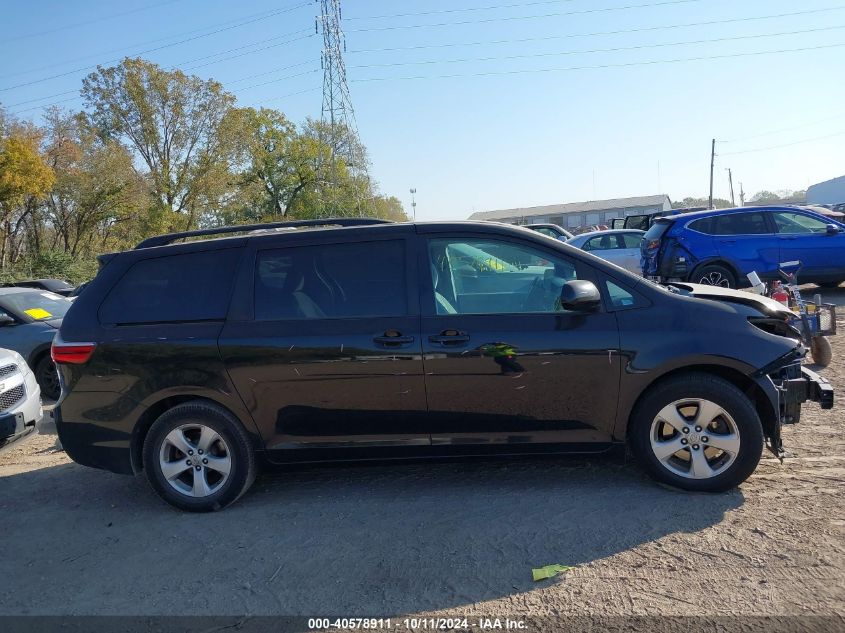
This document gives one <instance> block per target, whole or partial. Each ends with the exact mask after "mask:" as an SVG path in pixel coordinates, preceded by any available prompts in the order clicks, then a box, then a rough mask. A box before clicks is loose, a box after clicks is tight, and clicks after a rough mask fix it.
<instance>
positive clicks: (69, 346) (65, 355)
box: [50, 341, 97, 365]
mask: <svg viewBox="0 0 845 633" xmlns="http://www.w3.org/2000/svg"><path fill="white" fill-rule="evenodd" d="M95 347H97V344H96V343H65V342H63V341H53V346H52V347H51V348H50V356H51V357H52V359H53V362H54V363H57V364H59V365H84V364H85V363H87V362H88V359H89V358H91V354H93V353H94V348H95Z"/></svg>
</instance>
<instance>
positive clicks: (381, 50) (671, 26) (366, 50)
mask: <svg viewBox="0 0 845 633" xmlns="http://www.w3.org/2000/svg"><path fill="white" fill-rule="evenodd" d="M842 9H845V5H841V6H837V7H827V8H824V9H810V10H807V11H794V12H791V13H775V14H772V15H760V16H751V17H745V18H728V19H725V20H708V21H706V22H687V23H686V24H668V25H664V26H646V27H641V28H636V29H622V30H618V31H595V32H592V33H569V34H566V35H550V36H547V37H526V38H520V39H505V40H487V41H476V42H453V43H445V44H420V45H417V46H397V47H390V48H359V49H355V50H351V51H349V52H350V53H353V54H355V53H385V52H394V51H410V50H421V49H428V48H452V47H460V46H488V45H494V44H524V43H526V42H546V41H550V40H561V39H569V38H574V37H596V36H601V35H625V34H629V33H644V32H651V31H663V30H669V29H680V28H688V27H696V26H714V25H720V24H732V23H736V22H751V21H757V20H771V19H776V18H785V17H793V16H799V15H809V14H813V13H822V12H829V11H840V10H842Z"/></svg>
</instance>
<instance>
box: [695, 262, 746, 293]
mask: <svg viewBox="0 0 845 633" xmlns="http://www.w3.org/2000/svg"><path fill="white" fill-rule="evenodd" d="M705 266H723V267H724V268H727V269H728V270H729V271H730V273H731V274H732V275H733V276H734V279H735V280H736V283H737V286H738V285H739V284H740V282H741V281H742V279H743V278H744V276H743V275H742V273H740V272H739V268H737V267H736V266H735V265H734V264H733V263H731V262H730V261H729V260H727V259H724V258H722V257H711V258H709V259H705V260H704V261H701V262H699V263H697V264H696V265H695V268H693V269H692V272H691V273H690V274H689V275H688V277H687V280H688V281H690V282H691V283H695V282H694V278H695V276H696V275H697V273H698V271H700V270H701V269H702V268H704V267H705Z"/></svg>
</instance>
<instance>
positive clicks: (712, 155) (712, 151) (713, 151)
mask: <svg viewBox="0 0 845 633" xmlns="http://www.w3.org/2000/svg"><path fill="white" fill-rule="evenodd" d="M715 164H716V139H715V138H714V139H713V145H712V146H711V148H710V208H711V209H712V208H713V165H715Z"/></svg>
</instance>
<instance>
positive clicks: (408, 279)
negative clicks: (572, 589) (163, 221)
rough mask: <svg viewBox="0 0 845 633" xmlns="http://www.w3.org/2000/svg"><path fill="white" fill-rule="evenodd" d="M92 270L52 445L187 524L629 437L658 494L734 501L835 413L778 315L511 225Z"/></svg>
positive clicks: (245, 239)
mask: <svg viewBox="0 0 845 633" xmlns="http://www.w3.org/2000/svg"><path fill="white" fill-rule="evenodd" d="M100 262H101V269H100V272H99V274H98V275H97V276H96V278H95V279H94V280H93V281H92V282H91V283H90V285H89V286H88V287H87V288H86V290H85V292H83V293H81V294H80V296H79V298H78V299H77V300H76V301H75V303H74V304H73V306H72V307H71V308H70V310H69V311H68V313H67V315H66V316H65V319H64V322H63V324H62V327H61V330H60V332H59V335H58V336H57V338H56V341H55V343H54V345H53V350H52V354H53V358H54V360H55V362H56V363H57V364H58V366H59V368H60V376H61V382H62V397H61V401H60V414H59V416H58V418H59V419H58V422H57V426H58V432H59V436H60V439H61V442H62V445H63V446H64V448H65V449H66V450H67V452H68V454H69V455H70V456H71V457H72V458H73V459H74V460H75V461H77V462H78V463H80V464H85V465H88V466H93V467H97V468H104V469H108V470H111V471H114V472H119V473H127V474H132V473H139V472H141V471H144V472H145V473H146V476H147V478H148V479H149V481H150V483H151V485H152V486H153V488H154V489H155V490H156V491H157V492H158V493H159V494H160V495H161V496H162V497H163V498H164V499H165V500H166V501H168V502H169V503H171V504H173V505H175V506H177V507H179V508H183V509H186V510H214V509H219V508H222V507H225V506H226V505H228V504H230V503H232V502H234V501H235V500H236V499H238V497H240V496H241V495H242V494H243V493H244V492H245V491H246V490H247V489H248V488H249V486H250V484H251V483H252V481H253V479H254V478H255V475H256V471H257V469H258V468H259V467H261V466H262V465H272V464H279V463H289V462H313V461H323V460H353V459H354V460H358V459H385V458H420V457H444V456H456V455H489V454H530V453H537V452H555V453H602V452H605V451H609V450H611V449H613V448H614V447H621V446H625V445H626V444H627V445H629V446H630V448H631V449H632V450H633V452H634V453H635V454H636V456H637V457H638V459H639V461H640V462H641V463H642V465H643V466H644V468H645V469H646V470H647V471H648V472H649V473H651V475H653V476H654V477H655V478H656V479H658V480H660V481H662V482H665V483H667V484H670V485H673V486H676V487H679V488H684V489H687V490H699V491H721V490H726V489H728V488H731V487H733V486H736V485H737V484H739V483H741V482H742V481H744V480H745V479H746V478H747V477H748V476H749V475H750V474H751V473H752V472H753V470H754V469H755V467H756V465H757V463H758V461H759V459H760V456H761V451H762V448H763V445H764V440H768V443H769V445H770V447H772V448H773V450H775V451H779V450H781V445H780V427H781V424H783V423H794V422H797V421H798V420H799V418H800V412H801V403H803V402H806V401H807V400H813V401H818V402H820V403H821V406H822V407H825V408H829V407H831V406H832V404H833V392H832V389H831V387H830V385H829V384H828V383H827V382H826V381H825V380H823V379H822V378H820V377H819V376H817V375H816V374H814V373H813V372H811V371H809V370H807V369H806V368H804V367H802V366H801V359H802V357H803V355H804V353H805V350H804V348H803V347H802V346H801V344H800V342H799V341H798V340H797V335H794V334H795V333H794V331H793V330H791V328H790V327H789V326H788V324H787V323H786V317H787V316H788V315H786V314H785V313H784V309H783V307H782V306H781V305H780V304H778V303H776V302H773V301H771V300H768V299H765V298H761V297H756V296H754V295H751V294H749V293H743V292H739V291H730V290H724V289H713V288H705V289H703V290H702V288H701V287H697V286H694V285H691V284H677V285H674V286H660V285H657V284H655V283H652V282H650V281H647V280H645V279H642V278H639V277H636V276H634V275H632V274H630V273H628V272H626V271H625V270H622V269H621V268H618V267H616V266H614V265H613V264H610V263H608V262H606V261H604V260H601V259H598V258H597V257H594V256H592V255H590V254H589V253H585V252H583V251H580V250H578V249H575V248H572V247H569V246H567V245H565V244H563V243H561V242H559V241H557V240H554V239H552V238H549V237H547V236H544V235H542V234H539V233H536V232H534V231H529V230H526V229H524V228H520V227H513V226H508V225H503V224H496V223H489V222H484V223H473V222H454V223H449V222H443V223H418V224H412V223H402V224H399V223H387V222H382V221H378V220H366V219H340V220H314V221H298V222H287V223H276V224H270V225H261V226H255V225H253V226H241V227H230V228H222V229H209V230H205V231H193V232H188V233H175V234H170V235H165V236H160V237H156V238H151V239H149V240H146V241H144V242H142V243H141V244H139V245H138V247H137V248H135V249H134V250H131V251H127V252H123V253H117V254H111V255H104V256H102V257H101V258H100ZM707 293H710V294H707ZM713 293H715V294H713ZM697 294H702V295H703V296H706V297H708V298H699V297H698V296H696V295H697ZM793 335H794V336H793Z"/></svg>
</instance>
